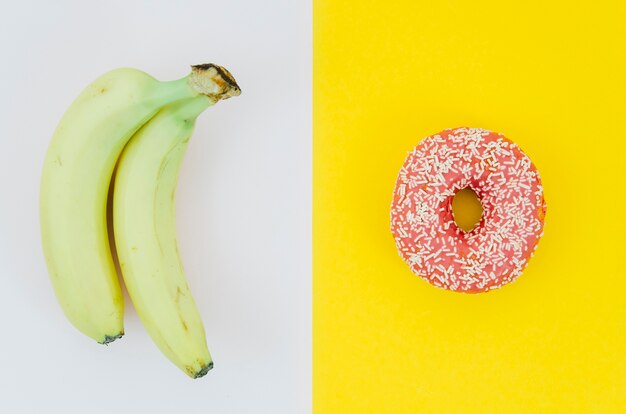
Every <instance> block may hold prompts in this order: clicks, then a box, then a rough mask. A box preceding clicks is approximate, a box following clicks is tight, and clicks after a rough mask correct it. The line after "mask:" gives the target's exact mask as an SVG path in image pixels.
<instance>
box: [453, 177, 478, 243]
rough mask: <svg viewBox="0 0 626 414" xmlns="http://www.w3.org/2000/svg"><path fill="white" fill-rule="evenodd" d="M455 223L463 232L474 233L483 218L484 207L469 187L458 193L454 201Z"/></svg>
mask: <svg viewBox="0 0 626 414" xmlns="http://www.w3.org/2000/svg"><path fill="white" fill-rule="evenodd" d="M452 216H453V217H454V222H455V223H456V225H457V226H458V227H459V228H460V229H461V230H463V231H466V232H469V231H472V230H473V229H474V228H475V227H476V226H477V225H478V223H480V220H481V218H482V217H483V206H482V204H480V200H479V199H478V196H477V195H476V193H475V192H474V190H472V189H471V188H469V187H466V188H464V189H462V190H459V191H457V193H456V194H455V195H454V198H453V199H452Z"/></svg>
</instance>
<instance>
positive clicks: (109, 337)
mask: <svg viewBox="0 0 626 414" xmlns="http://www.w3.org/2000/svg"><path fill="white" fill-rule="evenodd" d="M122 336H124V332H120V333H118V334H117V335H105V336H104V340H103V341H102V342H99V343H101V344H102V345H108V344H110V343H111V342H113V341H115V340H116V339H120V338H121V337H122Z"/></svg>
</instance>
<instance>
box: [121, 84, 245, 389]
mask: <svg viewBox="0 0 626 414" xmlns="http://www.w3.org/2000/svg"><path fill="white" fill-rule="evenodd" d="M221 80H223V81H224V83H223V87H224V92H223V93H222V95H221V96H213V97H206V96H199V97H196V98H192V99H187V100H184V101H178V102H175V103H173V104H170V105H168V106H167V107H165V108H163V109H162V110H161V111H160V112H159V113H158V114H157V115H156V116H155V117H154V118H152V119H151V120H150V121H149V122H148V123H147V124H146V125H145V126H144V127H143V128H141V129H140V130H139V131H138V132H137V133H136V134H135V135H134V136H133V137H132V139H131V140H130V142H129V144H128V145H127V146H126V148H125V149H124V152H123V153H122V156H121V158H120V160H119V163H118V167H117V175H116V178H115V187H114V194H113V227H114V232H113V233H114V236H115V244H116V248H117V254H118V258H119V261H120V267H121V269H122V275H123V278H124V283H125V285H126V288H127V289H128V293H129V295H130V298H131V300H132V302H133V305H134V307H135V309H136V311H137V314H138V315H139V317H140V319H141V321H142V323H143V324H144V326H145V328H146V330H147V331H148V333H149V334H150V336H151V337H152V339H153V341H154V342H155V343H156V345H157V346H158V348H159V349H160V350H161V352H163V354H165V356H167V358H169V359H170V360H171V361H172V362H173V363H174V364H175V365H176V366H178V367H179V368H180V369H181V370H183V371H184V372H185V373H186V374H187V375H189V376H190V377H192V378H199V377H201V376H203V375H205V374H206V373H207V372H208V371H209V370H210V369H211V368H212V367H213V361H212V359H211V355H210V353H209V351H208V349H207V344H206V338H205V332H204V327H203V324H202V320H201V318H200V314H199V312H198V310H197V308H196V304H195V302H194V299H193V297H192V295H191V292H190V290H189V287H188V285H187V281H186V279H185V275H184V273H183V266H182V262H181V259H180V257H179V254H178V247H177V243H176V223H175V206H174V195H175V191H176V183H177V180H178V172H179V169H180V165H181V163H182V160H183V156H184V154H185V150H186V148H187V143H188V141H189V139H190V138H191V134H192V132H193V129H194V126H195V121H196V118H197V117H198V116H199V115H200V113H201V112H202V111H204V110H205V109H206V108H207V107H209V106H210V105H213V104H214V103H216V102H217V100H218V99H220V98H221V99H226V98H229V97H231V96H236V95H239V93H240V90H239V87H238V86H237V84H236V83H235V81H234V80H233V79H232V77H230V76H229V74H227V72H223V73H222V77H221Z"/></svg>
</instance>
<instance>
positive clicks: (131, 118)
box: [40, 64, 224, 344]
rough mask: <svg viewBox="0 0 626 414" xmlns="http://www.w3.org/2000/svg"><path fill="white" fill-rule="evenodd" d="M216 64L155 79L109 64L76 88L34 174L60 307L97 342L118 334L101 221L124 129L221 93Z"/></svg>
mask: <svg viewBox="0 0 626 414" xmlns="http://www.w3.org/2000/svg"><path fill="white" fill-rule="evenodd" d="M220 71H222V72H223V69H221V68H220V67H218V66H216V65H211V64H206V65H197V66H193V67H192V72H191V74H190V75H188V76H186V77H184V78H182V79H179V80H175V81H171V82H159V81H157V80H156V79H154V78H152V77H151V76H149V75H148V74H146V73H144V72H141V71H139V70H135V69H117V70H113V71H111V72H108V73H106V74H104V75H103V76H101V77H100V78H98V79H97V80H96V81H94V82H93V83H92V84H91V85H89V86H88V87H87V88H86V89H85V90H84V91H83V92H82V93H81V94H80V95H79V96H78V98H77V99H76V100H75V101H74V102H73V103H72V105H71V106H70V108H69V109H68V110H67V112H66V113H65V114H64V116H63V118H62V119H61V121H60V123H59V125H58V127H57V129H56V131H55V133H54V136H53V138H52V141H51V143H50V146H49V148H48V152H47V154H46V157H45V160H44V165H43V171H42V176H41V177H42V178H41V189H40V190H41V192H40V221H41V237H42V244H43V251H44V255H45V258H46V264H47V266H48V272H49V274H50V278H51V281H52V285H53V287H54V290H55V293H56V296H57V298H58V300H59V302H60V304H61V307H62V309H63V311H64V313H65V315H66V316H67V318H68V319H69V320H70V322H72V324H73V325H74V326H75V327H76V328H78V330H79V331H81V332H82V333H84V334H85V335H87V336H89V337H91V338H93V339H95V340H96V341H97V342H99V343H103V344H106V343H109V342H111V341H113V340H115V339H117V338H119V337H121V336H122V335H123V334H124V328H123V311H124V309H123V298H122V292H121V289H120V284H119V281H118V279H117V274H116V272H115V267H114V264H113V260H112V255H111V250H110V247H109V242H108V234H107V221H106V204H107V192H108V187H109V184H110V181H111V175H112V173H113V169H114V167H115V164H116V162H117V160H118V158H119V156H120V153H121V152H122V149H123V148H124V146H125V145H126V143H127V142H128V140H129V139H130V137H131V136H132V135H133V134H134V133H135V131H137V130H138V129H139V128H140V127H141V126H142V125H143V124H145V123H146V122H147V121H148V120H149V119H150V118H152V117H153V116H154V114H156V113H157V112H158V111H159V110H160V109H161V108H162V107H163V106H165V105H167V104H169V103H171V102H174V101H177V100H181V99H188V98H192V97H195V96H199V95H206V99H215V97H216V96H221V94H222V92H223V89H224V86H223V85H220V84H219V82H222V83H223V81H222V77H221V75H220V74H219V73H218V72H220ZM216 80H217V81H219V82H216Z"/></svg>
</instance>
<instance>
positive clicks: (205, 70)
mask: <svg viewBox="0 0 626 414" xmlns="http://www.w3.org/2000/svg"><path fill="white" fill-rule="evenodd" d="M187 81H188V83H189V86H190V87H191V88H192V89H193V90H194V91H196V92H197V93H199V94H202V95H206V96H208V97H209V98H211V99H212V100H213V101H215V102H217V101H219V100H221V99H228V98H231V97H233V96H238V95H239V94H241V88H239V85H237V81H235V78H234V77H233V75H231V74H230V72H229V71H228V70H226V69H225V68H223V67H221V66H219V65H215V64H213V63H203V64H200V65H193V66H192V67H191V74H190V75H189V76H188V78H187Z"/></svg>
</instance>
